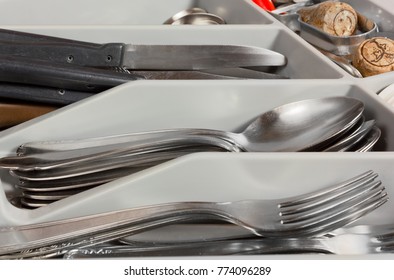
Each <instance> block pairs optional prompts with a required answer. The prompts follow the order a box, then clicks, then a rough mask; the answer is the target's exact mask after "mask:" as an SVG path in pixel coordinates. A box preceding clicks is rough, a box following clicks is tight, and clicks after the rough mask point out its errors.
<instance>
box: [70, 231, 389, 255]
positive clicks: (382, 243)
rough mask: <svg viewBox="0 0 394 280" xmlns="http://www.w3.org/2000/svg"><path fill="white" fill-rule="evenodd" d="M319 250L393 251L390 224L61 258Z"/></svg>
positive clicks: (91, 251)
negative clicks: (312, 234)
mask: <svg viewBox="0 0 394 280" xmlns="http://www.w3.org/2000/svg"><path fill="white" fill-rule="evenodd" d="M299 253H319V254H336V255H366V254H379V253H394V225H378V226H372V225H359V226H355V227H351V228H340V229H338V230H336V231H333V232H331V233H329V234H327V235H325V236H319V237H312V238H249V239H245V238H244V239H233V240H215V241H208V242H207V241H199V242H180V243H169V244H152V243H148V244H144V243H142V244H141V243H137V244H134V245H113V244H112V245H111V244H109V245H101V246H95V247H90V248H77V249H72V250H69V251H68V252H66V253H65V254H64V256H63V258H64V259H81V258H126V257H148V256H160V257H163V256H213V255H216V256H219V255H250V254H254V255H258V254H299Z"/></svg>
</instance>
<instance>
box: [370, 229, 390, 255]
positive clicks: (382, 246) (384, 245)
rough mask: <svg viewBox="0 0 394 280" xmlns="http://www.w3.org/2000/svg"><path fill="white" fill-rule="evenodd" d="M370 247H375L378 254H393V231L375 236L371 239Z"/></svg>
mask: <svg viewBox="0 0 394 280" xmlns="http://www.w3.org/2000/svg"><path fill="white" fill-rule="evenodd" d="M371 246H376V247H377V250H378V251H379V252H391V253H392V252H394V231H393V230H391V231H390V232H387V233H381V234H377V235H375V236H374V237H373V238H371Z"/></svg>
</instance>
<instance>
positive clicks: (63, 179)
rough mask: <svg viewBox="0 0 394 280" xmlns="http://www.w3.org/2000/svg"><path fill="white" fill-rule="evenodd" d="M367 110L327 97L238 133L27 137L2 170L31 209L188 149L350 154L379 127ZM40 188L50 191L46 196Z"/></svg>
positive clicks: (287, 108)
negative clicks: (65, 138) (14, 181)
mask: <svg viewBox="0 0 394 280" xmlns="http://www.w3.org/2000/svg"><path fill="white" fill-rule="evenodd" d="M363 109H364V106H363V103H362V102H360V101H359V100H356V99H353V98H349V97H328V98H321V99H310V100H303V101H299V102H293V103H289V104H285V105H282V106H279V107H277V108H275V109H273V110H270V111H268V112H266V113H263V114H262V115H260V116H258V117H257V118H256V119H255V120H253V121H252V122H250V123H249V125H247V127H246V128H245V129H244V130H243V132H241V133H233V132H225V131H218V130H210V129H172V130H162V131H151V132H141V133H132V134H124V135H114V136H108V137H99V138H92V139H80V140H68V141H37V142H30V143H25V144H22V145H21V146H20V147H19V148H18V150H17V156H11V157H4V158H1V159H0V167H1V168H6V169H9V170H10V174H11V175H12V176H14V177H16V178H18V180H19V183H17V185H16V186H17V187H20V189H21V190H22V196H23V195H24V193H26V196H25V197H22V202H23V203H22V205H25V206H28V207H33V205H38V204H39V205H43V204H48V203H51V202H53V201H56V200H58V198H59V195H58V193H57V192H58V191H62V195H63V196H64V195H66V194H67V191H66V190H70V191H69V193H70V195H71V194H75V193H76V192H75V189H76V188H80V189H81V191H82V190H84V189H86V187H87V186H89V185H90V187H94V186H97V184H99V182H103V176H102V175H101V174H100V173H102V172H104V173H107V174H108V172H110V173H111V176H112V177H111V178H112V180H115V179H117V178H119V177H121V176H125V175H128V174H126V172H125V171H126V170H128V171H129V172H130V173H129V174H132V173H134V172H138V171H141V170H142V169H144V168H149V167H152V166H154V165H157V164H160V163H163V162H165V161H168V160H171V159H174V158H177V157H180V156H183V155H186V154H189V153H195V152H218V151H220V152H224V151H228V152H246V151H251V152H257V151H259V152H278V151H347V150H349V149H350V148H351V147H352V146H354V145H355V144H356V142H358V141H361V140H362V139H363V137H366V135H368V134H367V133H368V131H369V130H370V129H371V126H372V124H374V121H373V120H370V121H368V122H364V117H363V116H362V112H363ZM373 144H374V143H373ZM373 144H372V146H373ZM116 176H118V177H116ZM72 180H74V183H71V181H72ZM89 180H90V182H89ZM105 182H109V181H108V180H107V181H105ZM103 183H104V182H103ZM39 188H42V189H41V190H38V189H39ZM40 192H45V193H46V196H45V197H46V199H43V198H44V197H43V196H42V193H40ZM51 194H53V197H50V195H51ZM33 197H34V198H35V201H34V200H32V198H33ZM38 198H42V199H38Z"/></svg>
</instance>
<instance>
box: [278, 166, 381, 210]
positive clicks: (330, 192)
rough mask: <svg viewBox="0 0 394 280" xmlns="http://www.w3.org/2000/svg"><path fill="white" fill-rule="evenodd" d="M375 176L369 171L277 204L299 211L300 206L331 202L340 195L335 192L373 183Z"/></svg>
mask: <svg viewBox="0 0 394 280" xmlns="http://www.w3.org/2000/svg"><path fill="white" fill-rule="evenodd" d="M377 176H378V175H377V174H376V173H374V172H373V171H372V170H370V171H367V172H365V173H363V174H360V175H358V176H356V177H354V178H352V179H349V180H347V181H345V182H342V183H339V184H337V185H334V186H331V187H328V188H324V189H322V190H318V191H316V192H312V193H308V194H307V195H300V196H297V197H293V198H291V199H290V200H288V201H283V202H281V203H280V204H279V207H281V208H284V207H292V206H297V209H300V210H301V209H304V208H302V207H301V206H300V205H302V204H305V206H304V207H306V208H308V207H309V205H311V206H313V205H314V203H322V202H324V201H326V200H331V199H333V198H335V196H336V195H339V194H340V193H339V192H338V193H337V192H336V191H342V192H346V191H351V190H353V189H355V188H358V187H359V186H360V185H363V184H366V183H368V182H371V181H373V180H374V179H375V178H376V177H377ZM333 196H334V197H333Z"/></svg>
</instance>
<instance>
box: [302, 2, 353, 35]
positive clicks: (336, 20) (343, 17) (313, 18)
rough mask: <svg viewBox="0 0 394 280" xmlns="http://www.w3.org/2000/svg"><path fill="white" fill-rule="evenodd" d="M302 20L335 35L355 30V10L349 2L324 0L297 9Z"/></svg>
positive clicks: (350, 32)
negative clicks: (323, 0)
mask: <svg viewBox="0 0 394 280" xmlns="http://www.w3.org/2000/svg"><path fill="white" fill-rule="evenodd" d="M298 14H299V15H300V18H301V20H302V21H303V22H305V23H308V24H310V25H313V26H314V27H316V28H318V29H320V30H322V31H324V32H326V33H328V34H330V35H335V36H350V35H353V34H355V32H356V30H357V12H356V11H355V10H354V9H353V8H352V6H350V5H349V4H346V3H342V2H333V1H326V2H322V3H320V4H317V5H313V6H310V7H305V8H302V9H300V10H299V11H298Z"/></svg>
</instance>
